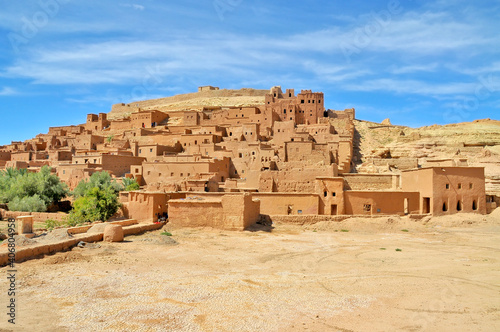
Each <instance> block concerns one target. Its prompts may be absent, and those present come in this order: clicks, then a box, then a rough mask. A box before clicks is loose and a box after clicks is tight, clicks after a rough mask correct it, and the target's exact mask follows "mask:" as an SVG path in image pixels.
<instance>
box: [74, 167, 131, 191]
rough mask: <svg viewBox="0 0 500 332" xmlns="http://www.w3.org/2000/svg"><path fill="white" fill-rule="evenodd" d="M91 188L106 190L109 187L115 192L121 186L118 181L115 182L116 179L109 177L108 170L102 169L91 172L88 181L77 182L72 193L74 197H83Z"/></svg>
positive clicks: (120, 188)
mask: <svg viewBox="0 0 500 332" xmlns="http://www.w3.org/2000/svg"><path fill="white" fill-rule="evenodd" d="M93 188H99V189H101V190H106V189H108V188H109V189H111V190H112V191H113V192H114V193H115V194H117V193H118V192H119V191H120V190H122V189H123V187H122V186H121V185H120V184H119V183H117V182H116V180H114V179H112V178H111V175H109V173H108V172H105V171H103V172H96V173H94V174H92V176H91V177H90V179H89V180H88V181H87V180H82V181H80V183H78V185H77V186H76V188H75V190H74V191H73V195H74V196H75V197H76V198H78V197H83V196H85V195H86V194H87V193H88V192H89V191H90V190H91V189H93Z"/></svg>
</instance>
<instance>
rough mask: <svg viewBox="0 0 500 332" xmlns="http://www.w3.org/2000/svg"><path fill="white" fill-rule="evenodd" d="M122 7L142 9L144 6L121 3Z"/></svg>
mask: <svg viewBox="0 0 500 332" xmlns="http://www.w3.org/2000/svg"><path fill="white" fill-rule="evenodd" d="M121 5H122V6H123V7H130V8H133V9H135V10H141V11H142V10H144V9H145V7H144V6H143V5H138V4H135V3H134V4H121Z"/></svg>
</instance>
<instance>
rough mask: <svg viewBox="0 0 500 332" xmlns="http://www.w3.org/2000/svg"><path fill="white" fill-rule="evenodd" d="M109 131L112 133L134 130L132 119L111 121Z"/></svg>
mask: <svg viewBox="0 0 500 332" xmlns="http://www.w3.org/2000/svg"><path fill="white" fill-rule="evenodd" d="M109 129H110V130H111V131H122V130H128V129H132V122H131V121H130V118H126V119H122V120H113V121H110V124H109Z"/></svg>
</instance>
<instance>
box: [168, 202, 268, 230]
mask: <svg viewBox="0 0 500 332" xmlns="http://www.w3.org/2000/svg"><path fill="white" fill-rule="evenodd" d="M168 205H169V207H168V208H169V223H170V224H171V225H173V226H174V227H213V228H217V229H226V230H244V229H245V228H247V227H248V226H250V225H252V224H254V223H255V222H257V221H258V218H259V214H260V202H259V201H258V200H255V201H254V200H253V199H252V196H250V195H248V194H244V195H241V194H236V195H231V194H227V195H224V196H222V197H213V198H211V197H206V196H205V197H187V198H186V199H182V200H181V199H176V200H170V201H169V202H168Z"/></svg>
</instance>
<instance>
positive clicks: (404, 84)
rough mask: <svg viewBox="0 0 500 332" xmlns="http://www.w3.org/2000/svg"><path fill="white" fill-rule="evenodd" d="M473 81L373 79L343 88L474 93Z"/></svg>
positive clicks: (401, 91)
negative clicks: (441, 82)
mask: <svg viewBox="0 0 500 332" xmlns="http://www.w3.org/2000/svg"><path fill="white" fill-rule="evenodd" d="M476 85H477V84H475V83H461V82H459V83H444V84H432V83H428V82H423V81H417V80H398V79H387V78H381V79H375V80H367V81H362V82H358V83H356V84H349V85H347V86H346V87H345V88H346V89H347V90H351V91H365V92H372V91H386V92H393V93H398V94H401V93H404V94H410V95H412V94H420V95H425V96H436V95H449V94H467V93H474V89H475V87H476Z"/></svg>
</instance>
